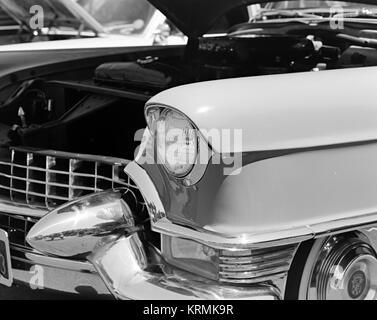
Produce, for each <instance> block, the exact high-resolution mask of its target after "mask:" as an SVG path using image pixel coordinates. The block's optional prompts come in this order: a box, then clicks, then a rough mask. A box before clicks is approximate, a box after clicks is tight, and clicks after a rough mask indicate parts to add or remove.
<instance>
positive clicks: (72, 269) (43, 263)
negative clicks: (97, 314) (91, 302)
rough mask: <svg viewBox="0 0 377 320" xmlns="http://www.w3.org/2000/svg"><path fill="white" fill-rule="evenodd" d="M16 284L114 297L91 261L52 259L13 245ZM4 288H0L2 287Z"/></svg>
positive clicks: (72, 293) (92, 296) (13, 271)
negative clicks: (21, 249)
mask: <svg viewBox="0 0 377 320" xmlns="http://www.w3.org/2000/svg"><path fill="white" fill-rule="evenodd" d="M11 254H12V273H13V280H14V285H15V286H21V287H23V288H25V287H26V288H29V289H31V292H34V291H35V292H36V293H37V292H40V291H42V290H45V291H49V292H50V291H51V292H56V293H61V294H69V295H75V296H76V295H77V296H79V297H80V298H99V297H100V298H104V299H109V298H112V295H111V293H110V291H109V290H108V289H107V287H106V285H105V283H104V282H103V280H102V279H101V277H100V276H99V275H98V273H97V272H96V270H95V269H94V267H93V265H92V264H91V263H89V262H74V261H70V260H65V259H60V258H52V257H46V256H43V255H40V254H38V253H33V252H26V251H24V252H22V251H20V250H19V249H15V248H14V247H11ZM0 290H1V289H0Z"/></svg>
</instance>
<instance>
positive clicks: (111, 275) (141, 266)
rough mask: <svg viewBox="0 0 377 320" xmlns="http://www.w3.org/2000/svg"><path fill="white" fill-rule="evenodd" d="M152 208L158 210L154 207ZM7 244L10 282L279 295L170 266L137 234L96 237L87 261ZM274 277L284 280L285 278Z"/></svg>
mask: <svg viewBox="0 0 377 320" xmlns="http://www.w3.org/2000/svg"><path fill="white" fill-rule="evenodd" d="M131 168H132V166H131ZM131 177H132V176H131ZM132 178H133V177H132ZM142 178H143V179H144V180H143V179H142V180H143V181H142V182H143V183H146V185H143V186H140V185H139V184H138V182H139V183H140V181H135V183H137V184H138V185H139V187H143V188H142V192H143V191H146V190H147V191H148V192H149V193H152V194H155V193H156V192H155V189H154V185H153V184H152V182H151V181H150V180H149V179H148V178H149V177H148V176H147V175H143V176H142ZM135 180H136V179H135ZM145 188H147V189H145ZM147 205H148V204H147ZM154 208H155V209H156V210H160V209H161V210H163V208H161V207H160V206H154ZM22 210H23V209H22V208H20V207H17V206H14V207H12V205H11V204H9V203H8V204H7V205H5V204H4V206H3V205H2V203H1V202H0V212H1V211H2V212H6V213H8V214H14V215H20V214H21V215H22V214H24V215H27V214H30V212H27V213H26V212H25V213H23V211H22ZM155 213H156V216H158V214H157V213H161V211H160V212H155ZM34 214H35V213H33V215H34ZM34 216H36V215H34ZM154 226H156V225H154ZM11 249H12V251H13V252H15V251H17V255H12V269H13V275H14V281H15V283H16V284H17V283H22V284H24V285H26V286H28V287H30V288H31V289H36V290H37V289H48V290H53V291H58V292H62V293H74V294H78V295H84V296H85V295H89V296H90V295H95V296H96V297H98V296H100V297H102V296H103V297H109V296H110V297H111V296H112V297H115V298H117V299H133V300H182V299H184V300H197V299H200V300H202V299H209V300H217V299H218V300H233V299H236V300H240V299H242V300H279V299H281V298H282V294H281V290H279V289H278V286H276V285H275V284H271V283H270V284H248V285H246V284H245V285H237V286H236V285H227V284H221V283H219V282H217V281H213V280H208V279H205V278H202V277H200V276H197V275H194V274H191V273H189V272H186V271H182V270H180V269H178V268H175V267H172V266H170V265H169V264H167V263H166V262H165V261H164V259H163V258H162V257H161V255H160V252H159V251H158V250H157V249H156V248H154V247H153V246H152V245H150V244H146V243H145V242H142V241H141V240H140V238H139V234H138V233H132V234H128V235H122V236H119V237H118V238H114V237H110V238H109V239H108V242H106V241H103V242H101V246H99V247H98V248H96V249H95V250H94V251H93V252H92V254H91V255H90V256H89V257H88V261H80V262H79V261H73V260H69V259H65V258H64V259H62V258H56V257H51V256H47V255H43V254H41V253H39V251H36V250H32V249H30V250H25V249H23V248H17V247H12V248H11ZM278 281H281V282H284V281H285V279H279V280H278Z"/></svg>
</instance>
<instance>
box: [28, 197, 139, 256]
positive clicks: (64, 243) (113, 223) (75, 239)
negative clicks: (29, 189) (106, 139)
mask: <svg viewBox="0 0 377 320" xmlns="http://www.w3.org/2000/svg"><path fill="white" fill-rule="evenodd" d="M127 193H129V191H127V190H119V191H107V192H101V193H97V194H93V195H89V196H86V197H83V198H80V199H78V200H75V201H73V202H70V203H68V204H66V205H63V206H62V207H60V208H57V209H56V210H53V211H52V212H51V213H49V214H48V215H46V216H45V217H44V218H42V219H41V220H40V221H39V222H38V223H37V224H36V225H35V226H34V227H33V228H32V229H31V230H30V232H29V234H28V236H27V241H28V243H29V244H30V245H31V246H32V247H33V248H35V249H36V250H38V251H40V252H42V253H45V254H48V255H55V256H59V257H67V258H80V259H82V258H85V257H86V256H87V255H89V254H90V253H91V252H92V251H93V250H94V249H95V248H96V247H98V246H101V243H102V241H104V239H107V238H108V237H110V238H111V239H114V237H115V238H116V237H119V236H120V235H121V234H132V233H134V232H136V231H137V230H138V227H137V226H136V225H135V221H134V218H133V215H132V212H131V209H130V207H129V205H128V204H127V203H126V201H125V200H124V199H123V197H124V194H127Z"/></svg>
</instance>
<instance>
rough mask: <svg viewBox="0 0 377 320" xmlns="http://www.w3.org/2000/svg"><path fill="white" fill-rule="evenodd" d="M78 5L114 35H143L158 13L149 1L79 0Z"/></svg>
mask: <svg viewBox="0 0 377 320" xmlns="http://www.w3.org/2000/svg"><path fill="white" fill-rule="evenodd" d="M78 4H80V5H81V6H82V7H83V8H84V9H85V10H86V11H87V12H88V13H90V14H91V15H92V16H93V17H94V18H95V19H96V20H97V21H98V22H99V23H101V25H102V26H103V27H104V29H105V30H106V31H107V32H109V33H113V34H114V33H115V34H139V33H142V32H143V31H144V30H145V29H146V28H147V27H148V24H149V23H150V22H151V20H152V19H153V16H154V14H155V13H156V11H157V10H156V9H155V8H154V7H153V6H152V5H151V4H150V3H149V2H148V1H147V0H78Z"/></svg>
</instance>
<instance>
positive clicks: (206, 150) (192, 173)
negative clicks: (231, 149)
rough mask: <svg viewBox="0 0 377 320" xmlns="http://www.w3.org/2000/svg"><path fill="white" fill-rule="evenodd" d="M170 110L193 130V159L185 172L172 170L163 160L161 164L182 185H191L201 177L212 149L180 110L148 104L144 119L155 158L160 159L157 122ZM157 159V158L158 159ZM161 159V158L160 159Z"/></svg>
mask: <svg viewBox="0 0 377 320" xmlns="http://www.w3.org/2000/svg"><path fill="white" fill-rule="evenodd" d="M168 112H171V113H174V114H176V115H179V116H180V117H181V118H182V119H185V121H187V124H188V125H189V126H190V130H193V132H195V137H194V139H195V153H196V155H195V157H194V158H195V159H194V160H195V161H193V163H192V164H191V165H190V167H189V168H188V169H187V170H186V171H185V172H183V173H182V172H174V171H173V170H171V168H169V167H168V166H167V165H166V164H165V163H164V161H162V165H163V167H164V169H165V170H166V172H167V173H168V174H169V176H170V177H173V178H174V179H176V180H177V181H179V182H180V183H182V184H183V185H184V186H192V185H195V184H197V183H198V182H199V181H200V180H201V178H202V177H203V175H204V173H205V170H206V168H207V165H208V163H209V160H210V159H211V157H212V156H213V151H212V149H211V148H210V146H209V144H208V143H207V141H206V140H205V139H204V138H203V136H202V134H201V133H200V130H199V129H198V128H197V127H196V125H195V124H194V123H193V121H192V120H191V119H190V118H189V117H187V116H186V115H185V114H184V113H182V112H181V111H179V110H177V109H175V108H172V107H170V106H165V105H159V104H150V105H147V106H146V107H145V119H146V121H147V124H148V129H149V131H150V134H151V136H152V137H153V141H154V152H155V154H156V155H157V158H158V159H159V160H160V161H161V158H160V156H159V152H158V150H157V148H158V141H157V139H158V136H157V134H156V132H157V123H158V121H159V119H160V118H161V116H164V115H165V114H166V113H168ZM158 159H157V160H158ZM162 160H163V159H162Z"/></svg>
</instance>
